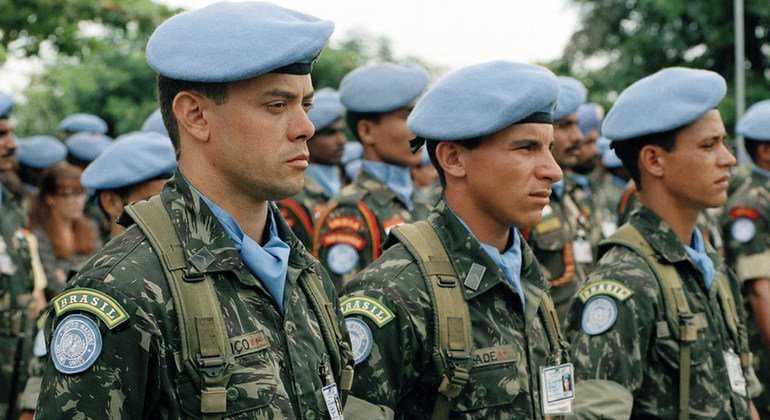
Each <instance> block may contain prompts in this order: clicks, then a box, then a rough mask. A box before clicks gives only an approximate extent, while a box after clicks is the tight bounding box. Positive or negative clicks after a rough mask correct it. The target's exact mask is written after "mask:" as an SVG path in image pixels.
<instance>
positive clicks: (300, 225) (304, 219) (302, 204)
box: [275, 176, 332, 250]
mask: <svg viewBox="0 0 770 420" xmlns="http://www.w3.org/2000/svg"><path fill="white" fill-rule="evenodd" d="M331 198H332V197H329V196H327V195H326V193H324V191H323V189H322V188H321V187H320V186H319V185H318V184H317V183H316V182H315V181H313V179H312V178H310V177H309V176H305V186H304V187H303V188H302V191H300V192H299V193H298V194H297V195H295V196H294V197H290V198H286V199H283V200H281V201H277V202H276V203H275V204H276V206H278V209H279V210H280V211H281V216H283V218H284V220H286V223H287V224H288V225H289V227H290V228H291V230H292V231H293V232H294V235H296V236H297V238H298V239H299V240H300V242H302V244H303V245H305V248H306V249H308V250H311V249H313V226H314V225H315V221H316V220H318V218H319V217H320V216H321V213H322V212H323V210H324V208H325V207H326V204H327V203H328V202H329V200H331Z"/></svg>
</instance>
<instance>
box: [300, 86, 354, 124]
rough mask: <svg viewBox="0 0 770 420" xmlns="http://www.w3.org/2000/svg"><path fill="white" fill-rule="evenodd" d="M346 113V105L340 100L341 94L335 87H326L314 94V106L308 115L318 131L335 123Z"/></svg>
mask: <svg viewBox="0 0 770 420" xmlns="http://www.w3.org/2000/svg"><path fill="white" fill-rule="evenodd" d="M344 114H345V107H343V106H342V102H341V101H340V94H339V93H338V92H337V91H336V90H334V89H331V88H324V89H321V90H319V91H317V92H316V93H315V95H314V96H313V106H312V107H311V108H310V111H308V113H307V116H308V118H310V121H311V122H312V123H313V126H315V129H316V131H318V130H323V129H324V128H326V127H328V126H330V125H332V124H334V123H335V122H336V121H337V120H339V119H340V118H342V116H343V115H344Z"/></svg>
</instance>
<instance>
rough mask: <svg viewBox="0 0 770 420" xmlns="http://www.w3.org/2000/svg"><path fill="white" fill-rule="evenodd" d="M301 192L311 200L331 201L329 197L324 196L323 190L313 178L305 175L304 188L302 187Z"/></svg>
mask: <svg viewBox="0 0 770 420" xmlns="http://www.w3.org/2000/svg"><path fill="white" fill-rule="evenodd" d="M302 192H304V193H305V194H307V196H308V197H312V198H319V199H324V200H325V201H329V200H331V199H332V197H329V196H327V195H326V193H325V192H324V190H323V188H321V186H320V185H318V183H317V182H316V181H315V180H314V179H313V178H311V177H309V176H307V175H305V186H304V187H303V191H302ZM300 194H302V193H300ZM311 210H312V209H311Z"/></svg>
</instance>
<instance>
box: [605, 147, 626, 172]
mask: <svg viewBox="0 0 770 420" xmlns="http://www.w3.org/2000/svg"><path fill="white" fill-rule="evenodd" d="M602 165H604V167H605V168H609V169H612V168H620V167H621V166H623V162H621V161H620V158H619V157H618V154H617V153H615V149H607V150H605V151H604V152H602Z"/></svg>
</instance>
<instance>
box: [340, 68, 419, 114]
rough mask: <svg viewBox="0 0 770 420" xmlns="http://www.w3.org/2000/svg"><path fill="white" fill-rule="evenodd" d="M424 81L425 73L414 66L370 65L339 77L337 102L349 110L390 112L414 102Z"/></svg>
mask: <svg viewBox="0 0 770 420" xmlns="http://www.w3.org/2000/svg"><path fill="white" fill-rule="evenodd" d="M428 79H429V77H428V72H427V71H425V69H424V68H422V67H420V66H418V65H416V64H393V63H384V64H370V65H368V66H364V67H360V68H357V69H355V70H353V71H351V72H350V73H348V74H346V75H345V77H343V78H342V82H340V99H341V100H342V104H343V105H345V108H347V109H348V110H349V111H353V112H367V113H368V112H371V113H379V114H382V113H386V112H391V111H395V110H397V109H401V108H404V107H406V106H408V105H409V104H410V103H411V102H412V101H414V100H415V99H417V97H419V96H420V94H422V92H423V91H424V90H425V87H426V86H427V85H428Z"/></svg>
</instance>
